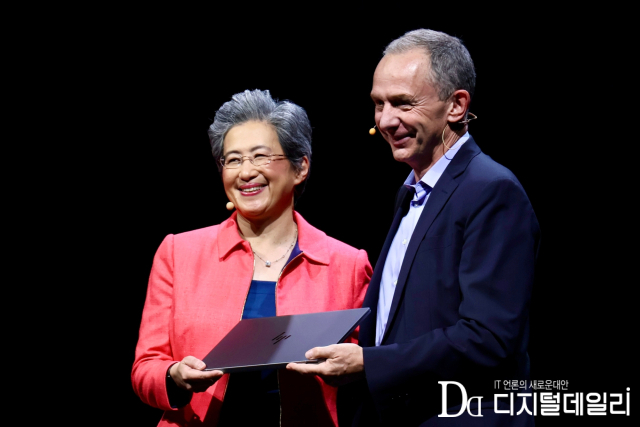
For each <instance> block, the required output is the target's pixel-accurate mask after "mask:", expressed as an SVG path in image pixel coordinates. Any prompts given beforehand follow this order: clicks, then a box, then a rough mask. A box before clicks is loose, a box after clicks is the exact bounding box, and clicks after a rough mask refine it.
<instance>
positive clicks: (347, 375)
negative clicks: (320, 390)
mask: <svg viewBox="0 0 640 427" xmlns="http://www.w3.org/2000/svg"><path fill="white" fill-rule="evenodd" d="M305 357H306V358H307V359H325V360H324V361H323V362H322V361H321V362H320V363H317V364H315V363H313V364H312V363H309V364H305V363H289V364H288V365H287V369H289V370H291V371H296V372H300V373H301V374H306V375H318V376H319V377H320V378H322V380H323V381H324V382H325V383H327V384H329V385H330V386H333V387H338V386H340V385H344V384H348V383H350V382H352V381H355V380H358V379H360V378H364V359H363V357H362V347H360V346H359V345H356V344H333V345H329V346H327V347H315V348H312V349H311V350H309V351H307V352H306V353H305Z"/></svg>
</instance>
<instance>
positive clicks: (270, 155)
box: [219, 154, 287, 169]
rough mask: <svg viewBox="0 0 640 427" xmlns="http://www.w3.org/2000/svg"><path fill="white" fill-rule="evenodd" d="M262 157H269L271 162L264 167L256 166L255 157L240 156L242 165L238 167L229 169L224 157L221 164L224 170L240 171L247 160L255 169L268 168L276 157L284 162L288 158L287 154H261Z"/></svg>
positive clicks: (221, 158)
mask: <svg viewBox="0 0 640 427" xmlns="http://www.w3.org/2000/svg"><path fill="white" fill-rule="evenodd" d="M259 155H260V156H264V157H268V158H269V161H268V162H267V163H265V164H262V165H256V164H255V163H253V161H254V160H255V159H256V158H255V156H253V157H251V156H240V164H238V166H237V167H235V168H234V167H231V168H230V167H228V166H227V165H225V164H224V161H225V158H224V157H220V160H219V161H220V164H221V165H222V167H223V168H225V169H240V167H241V166H242V164H243V163H244V161H245V160H249V162H251V164H252V165H253V166H255V167H258V168H259V167H262V166H267V165H268V164H271V162H272V161H273V160H274V158H273V157H274V156H279V157H282V158H280V159H275V160H283V159H286V158H287V155H286V154H259Z"/></svg>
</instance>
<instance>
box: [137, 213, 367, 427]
mask: <svg viewBox="0 0 640 427" xmlns="http://www.w3.org/2000/svg"><path fill="white" fill-rule="evenodd" d="M236 215H237V213H236V212H234V213H233V214H232V215H231V217H230V218H229V219H227V220H226V221H224V222H222V223H221V224H219V225H214V226H211V227H206V228H202V229H199V230H194V231H189V232H186V233H181V234H176V235H172V234H170V235H168V236H167V237H165V239H164V241H163V242H162V244H161V245H160V247H159V248H158V251H157V252H156V255H155V258H154V261H153V267H152V269H151V274H150V277H149V286H148V289H147V297H146V301H145V305H144V310H143V312H142V321H141V324H140V334H139V339H138V344H137V347H136V352H135V361H134V363H133V369H132V373H131V380H132V384H133V388H134V390H135V392H136V394H137V395H138V396H139V397H140V399H142V401H143V402H145V403H147V404H149V405H151V406H153V407H156V408H160V409H163V410H164V411H165V413H164V415H163V417H162V420H161V421H160V423H159V424H158V425H159V426H169V425H172V426H174V425H176V424H177V425H182V426H186V425H189V426H204V425H207V426H209V425H210V426H215V425H216V424H217V421H218V415H219V413H220V408H221V406H222V401H223V399H224V394H225V391H226V387H227V382H228V378H229V376H228V375H224V376H223V377H222V378H221V379H220V380H218V382H217V383H216V384H214V385H213V386H211V387H210V388H209V389H208V390H207V391H206V392H203V393H195V394H194V395H193V397H192V399H191V402H190V403H189V404H188V405H187V406H185V407H183V408H179V409H173V408H171V406H170V405H169V400H168V397H167V390H166V383H165V377H166V375H167V369H168V368H169V366H171V365H172V364H173V363H174V362H175V361H179V360H182V359H183V358H184V357H185V356H189V355H191V356H195V357H197V358H199V359H202V358H204V356H206V355H207V353H208V352H209V351H210V350H211V348H213V346H215V345H216V344H217V343H218V342H219V341H220V340H221V339H222V337H223V336H224V335H225V334H226V333H227V332H228V331H229V330H231V328H232V327H233V326H234V325H235V324H236V323H238V322H239V321H240V319H241V318H242V311H243V308H244V303H245V299H246V297H247V294H248V292H249V287H250V285H251V280H252V277H253V253H252V252H251V247H250V245H249V243H248V242H246V241H244V240H243V239H242V238H241V237H240V235H239V233H238V231H237V223H236ZM294 220H295V222H296V223H297V224H298V245H299V247H300V250H302V252H303V253H302V254H301V255H299V256H298V257H296V258H295V259H293V260H292V261H291V262H290V263H289V264H288V265H287V266H286V267H285V268H284V270H283V272H282V274H281V276H280V278H279V279H278V282H277V285H276V314H277V315H288V314H302V313H312V312H319V311H330V310H342V309H350V308H359V307H361V306H362V301H363V299H364V295H365V293H366V290H367V287H368V285H369V280H370V279H371V273H372V269H371V265H370V264H369V260H368V258H367V253H366V252H365V251H364V250H358V249H355V248H353V247H351V246H348V245H346V244H344V243H342V242H340V241H338V240H335V239H333V238H331V237H328V236H327V235H326V234H325V233H323V232H322V231H320V230H318V229H316V228H314V227H312V226H311V225H309V223H307V222H306V221H305V220H304V219H303V218H302V216H300V214H298V213H297V212H294ZM278 377H279V378H278V380H279V384H280V400H281V425H282V426H284V427H286V426H290V425H304V426H315V425H318V426H336V425H337V424H338V421H337V413H336V404H335V403H336V390H337V389H335V388H333V387H330V386H328V385H326V384H325V383H324V382H322V380H320V379H319V378H317V377H305V376H302V375H300V374H298V373H296V372H290V371H286V370H280V371H278ZM249 408H250V407H249ZM249 408H248V409H249Z"/></svg>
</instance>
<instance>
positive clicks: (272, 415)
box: [218, 242, 302, 427]
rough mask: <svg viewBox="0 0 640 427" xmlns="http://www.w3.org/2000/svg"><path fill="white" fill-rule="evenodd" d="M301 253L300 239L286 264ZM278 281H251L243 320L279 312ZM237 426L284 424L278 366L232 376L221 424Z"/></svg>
mask: <svg viewBox="0 0 640 427" xmlns="http://www.w3.org/2000/svg"><path fill="white" fill-rule="evenodd" d="M300 253H302V251H301V250H300V247H299V246H298V242H296V245H295V246H294V248H293V250H292V251H291V255H289V259H288V260H287V262H286V263H285V266H286V265H287V264H289V262H290V261H291V260H292V259H293V258H295V257H296V256H298V255H299V254H300ZM282 268H283V269H284V267H282ZM276 284H277V282H270V281H265V280H252V281H251V287H250V288H249V294H248V295H247V300H246V301H245V303H244V310H243V312H242V319H243V320H244V319H256V318H258V317H273V316H275V315H276ZM236 425H243V426H245V425H246V426H263V427H270V426H274V427H275V426H279V425H280V391H279V387H278V377H277V371H276V370H275V369H263V370H261V371H251V372H239V373H234V374H231V375H230V376H229V385H228V386H227V392H226V393H225V397H224V402H223V404H222V411H221V413H220V419H219V420H218V426H221V427H226V426H236Z"/></svg>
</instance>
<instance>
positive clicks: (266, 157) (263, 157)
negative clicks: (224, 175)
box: [220, 154, 287, 169]
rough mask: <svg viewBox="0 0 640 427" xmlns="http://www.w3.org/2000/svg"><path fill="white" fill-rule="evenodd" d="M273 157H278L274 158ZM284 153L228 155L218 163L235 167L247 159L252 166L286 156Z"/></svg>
mask: <svg viewBox="0 0 640 427" xmlns="http://www.w3.org/2000/svg"><path fill="white" fill-rule="evenodd" d="M273 157H280V158H276V159H274V158H273ZM286 157H287V156H285V155H284V154H256V155H255V156H254V157H251V156H230V157H223V158H221V159H220V164H221V165H222V166H223V167H225V168H227V169H237V168H239V167H240V165H242V162H244V161H245V160H249V161H250V162H251V164H252V165H254V166H265V165H268V164H269V163H271V160H282V159H283V158H286Z"/></svg>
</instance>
